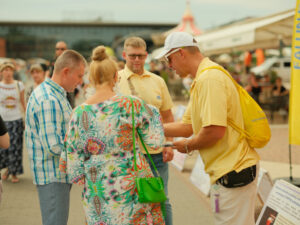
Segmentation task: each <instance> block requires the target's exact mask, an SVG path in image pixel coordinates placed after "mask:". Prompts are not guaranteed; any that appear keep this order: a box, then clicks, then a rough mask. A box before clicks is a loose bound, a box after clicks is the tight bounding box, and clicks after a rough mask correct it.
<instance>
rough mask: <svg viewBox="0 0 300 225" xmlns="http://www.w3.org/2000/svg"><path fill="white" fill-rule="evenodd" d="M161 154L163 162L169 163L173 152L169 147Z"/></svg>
mask: <svg viewBox="0 0 300 225" xmlns="http://www.w3.org/2000/svg"><path fill="white" fill-rule="evenodd" d="M162 153H163V161H164V162H169V161H171V160H172V159H173V157H174V152H173V149H172V148H171V147H164V150H163V152H162Z"/></svg>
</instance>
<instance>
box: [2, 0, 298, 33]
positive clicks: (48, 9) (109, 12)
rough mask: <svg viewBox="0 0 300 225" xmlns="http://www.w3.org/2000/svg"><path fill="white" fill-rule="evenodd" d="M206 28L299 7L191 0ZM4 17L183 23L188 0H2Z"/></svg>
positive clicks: (286, 1)
mask: <svg viewBox="0 0 300 225" xmlns="http://www.w3.org/2000/svg"><path fill="white" fill-rule="evenodd" d="M189 1H190V6H191V7H190V8H191V11H192V14H193V15H194V18H195V22H196V25H197V26H198V28H200V29H202V30H208V29H210V28H213V27H215V26H219V25H221V24H225V23H228V22H230V21H232V20H238V19H242V18H245V17H261V16H267V15H271V14H273V13H277V12H281V11H284V10H288V9H292V8H295V6H296V0H189ZM0 6H1V13H0V21H32V22H54V21H55V22H57V21H71V20H73V21H91V20H96V19H97V18H101V19H102V21H103V22H122V23H123V22H124V23H126V22H130V23H179V22H180V20H181V17H182V15H183V13H184V10H185V7H186V0H109V1H108V0H51V1H48V0H0Z"/></svg>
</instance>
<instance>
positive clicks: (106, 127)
mask: <svg viewBox="0 0 300 225" xmlns="http://www.w3.org/2000/svg"><path fill="white" fill-rule="evenodd" d="M117 77H118V73H117V65H116V63H115V62H114V61H113V60H111V59H109V58H108V56H107V54H106V53H105V47H104V46H99V47H97V48H96V49H94V51H93V54H92V62H91V64H90V81H91V83H92V85H93V86H94V87H95V90H96V92H95V94H94V95H92V96H91V97H90V98H89V99H87V100H86V102H85V103H84V104H82V105H80V106H78V107H77V108H76V109H75V111H74V113H73V115H72V118H71V121H70V125H69V132H68V134H67V136H66V142H65V145H66V149H65V152H62V155H61V164H60V168H61V170H65V171H66V172H67V173H68V175H69V178H70V179H71V180H72V182H73V183H78V184H83V185H84V188H83V206H84V209H85V215H86V219H87V223H88V224H89V225H95V224H105V225H118V224H165V223H164V220H163V216H162V211H161V207H160V204H159V203H140V202H139V201H138V195H137V191H136V186H135V178H136V177H153V174H152V172H151V169H150V166H149V164H148V163H147V160H146V158H145V156H144V155H143V153H142V152H141V151H140V149H139V145H138V143H137V140H136V155H137V167H138V172H136V171H135V170H134V166H133V165H134V154H133V142H132V114H131V112H132V103H131V100H132V101H133V106H134V114H135V126H136V127H135V129H136V130H137V131H139V133H140V134H141V136H142V138H143V140H144V142H145V143H146V144H147V145H149V146H151V147H152V148H156V149H157V148H159V147H161V146H162V143H163V140H164V133H163V128H162V124H161V119H160V114H159V112H158V110H157V109H155V108H154V107H152V106H149V107H148V109H146V107H145V103H144V102H143V101H142V100H140V99H138V98H136V97H127V96H122V95H119V94H117V93H116V92H115V91H114V90H115V88H114V87H115V85H116V82H117Z"/></svg>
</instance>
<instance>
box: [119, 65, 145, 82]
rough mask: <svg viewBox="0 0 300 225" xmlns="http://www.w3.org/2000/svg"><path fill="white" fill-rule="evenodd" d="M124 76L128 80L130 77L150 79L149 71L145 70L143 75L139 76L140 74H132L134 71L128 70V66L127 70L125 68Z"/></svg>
mask: <svg viewBox="0 0 300 225" xmlns="http://www.w3.org/2000/svg"><path fill="white" fill-rule="evenodd" d="M124 75H125V78H126V80H128V79H129V78H130V77H132V76H140V77H144V76H145V77H150V74H149V73H148V71H147V70H145V69H144V72H143V74H141V75H139V74H137V73H134V72H132V71H131V70H130V69H129V68H128V66H127V65H125V68H124Z"/></svg>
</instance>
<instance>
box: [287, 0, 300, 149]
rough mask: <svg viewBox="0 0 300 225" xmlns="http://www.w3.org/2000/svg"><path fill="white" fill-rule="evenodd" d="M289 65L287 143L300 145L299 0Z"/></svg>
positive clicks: (298, 0) (299, 1)
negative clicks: (289, 86) (289, 87)
mask: <svg viewBox="0 0 300 225" xmlns="http://www.w3.org/2000/svg"><path fill="white" fill-rule="evenodd" d="M291 63H292V64H291V90H290V106H289V143H290V144H292V145H300V135H299V134H300V116H299V115H300V104H299V99H300V0H297V5H296V9H295V18H294V28H293V43H292V60H291Z"/></svg>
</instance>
